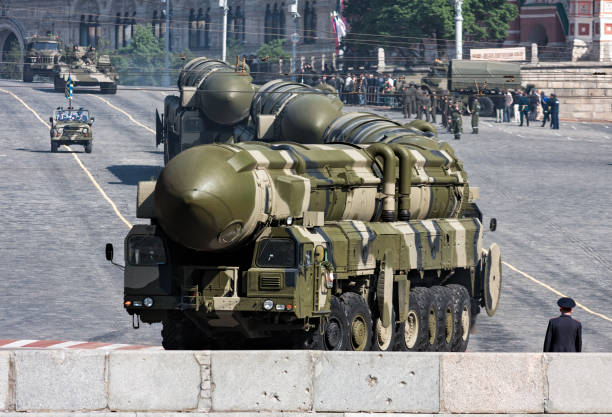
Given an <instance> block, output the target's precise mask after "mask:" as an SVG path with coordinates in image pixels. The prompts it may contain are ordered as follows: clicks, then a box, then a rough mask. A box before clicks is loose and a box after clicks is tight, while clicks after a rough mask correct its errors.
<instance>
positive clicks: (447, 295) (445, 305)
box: [431, 286, 456, 352]
mask: <svg viewBox="0 0 612 417" xmlns="http://www.w3.org/2000/svg"><path fill="white" fill-rule="evenodd" d="M431 291H432V293H433V295H434V297H436V299H437V302H438V304H439V305H440V311H439V314H440V315H441V317H440V318H441V323H439V325H441V326H442V327H441V328H440V331H439V332H438V347H437V351H438V352H450V351H451V350H452V347H453V340H454V337H455V332H456V330H455V316H454V314H453V308H454V305H453V291H452V290H450V289H448V288H447V287H441V286H434V287H431Z"/></svg>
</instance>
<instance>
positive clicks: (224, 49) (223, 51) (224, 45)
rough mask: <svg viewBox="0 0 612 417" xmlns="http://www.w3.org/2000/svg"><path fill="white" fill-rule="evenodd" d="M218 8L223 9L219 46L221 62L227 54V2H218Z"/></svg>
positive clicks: (225, 0)
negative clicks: (221, 33) (221, 34)
mask: <svg viewBox="0 0 612 417" xmlns="http://www.w3.org/2000/svg"><path fill="white" fill-rule="evenodd" d="M219 7H222V8H223V36H222V41H221V43H222V45H221V61H225V55H226V54H227V12H228V11H229V8H228V7H227V0H219Z"/></svg>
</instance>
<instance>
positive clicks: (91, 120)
mask: <svg viewBox="0 0 612 417" xmlns="http://www.w3.org/2000/svg"><path fill="white" fill-rule="evenodd" d="M94 120H96V118H95V117H92V118H91V119H89V126H91V125H92V124H93V122H94Z"/></svg>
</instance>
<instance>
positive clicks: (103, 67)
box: [53, 46, 119, 94]
mask: <svg viewBox="0 0 612 417" xmlns="http://www.w3.org/2000/svg"><path fill="white" fill-rule="evenodd" d="M54 71H55V78H54V82H53V84H54V87H55V91H58V92H63V91H64V88H65V85H66V81H67V80H68V77H69V76H70V79H71V80H72V83H73V85H74V86H75V87H79V86H99V87H100V91H101V92H102V93H104V94H115V93H117V81H118V80H119V75H118V74H117V72H116V71H115V68H114V67H113V65H112V64H111V62H110V57H109V56H108V55H99V54H98V53H97V52H96V51H95V49H94V48H93V47H83V46H74V47H72V48H66V55H65V57H64V61H63V62H60V63H59V64H57V65H56V66H55V69H54Z"/></svg>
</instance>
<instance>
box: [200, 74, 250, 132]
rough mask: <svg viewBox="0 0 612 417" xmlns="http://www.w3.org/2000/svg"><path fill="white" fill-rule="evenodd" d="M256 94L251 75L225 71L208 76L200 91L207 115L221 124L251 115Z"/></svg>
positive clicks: (202, 105)
mask: <svg viewBox="0 0 612 417" xmlns="http://www.w3.org/2000/svg"><path fill="white" fill-rule="evenodd" d="M254 94H255V91H254V90H253V84H252V78H251V77H250V76H249V75H246V74H244V73H238V72H225V71H219V72H215V73H213V74H211V75H210V76H208V78H206V80H205V81H204V83H203V85H202V86H201V87H200V91H198V95H199V97H200V108H201V109H202V111H203V112H204V114H205V115H206V117H208V118H209V119H210V120H212V121H213V122H215V123H219V124H221V125H233V124H236V123H238V122H240V121H241V120H244V119H245V118H246V117H247V116H248V115H249V110H250V108H251V100H252V99H253V95H254Z"/></svg>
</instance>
